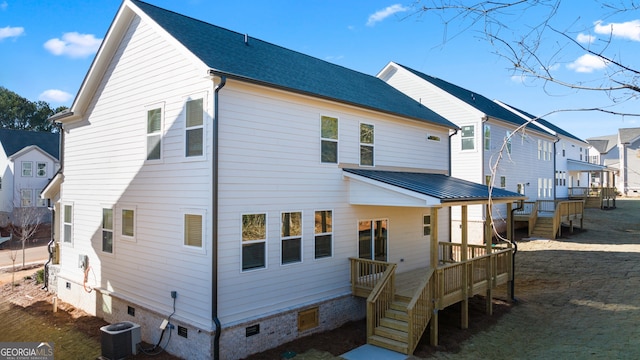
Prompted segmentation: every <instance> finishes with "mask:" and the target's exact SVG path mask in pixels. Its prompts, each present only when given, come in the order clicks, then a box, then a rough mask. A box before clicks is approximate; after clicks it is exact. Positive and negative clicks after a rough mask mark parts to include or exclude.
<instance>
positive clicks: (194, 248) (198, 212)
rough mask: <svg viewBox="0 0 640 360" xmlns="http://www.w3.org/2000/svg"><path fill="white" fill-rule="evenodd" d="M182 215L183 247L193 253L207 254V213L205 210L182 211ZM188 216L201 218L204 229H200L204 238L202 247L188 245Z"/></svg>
mask: <svg viewBox="0 0 640 360" xmlns="http://www.w3.org/2000/svg"><path fill="white" fill-rule="evenodd" d="M181 213H182V246H183V247H184V248H185V249H187V250H192V251H196V252H199V253H203V254H204V253H206V242H205V241H206V239H207V235H206V234H207V233H206V230H207V223H206V220H207V211H206V210H205V209H182V211H181ZM187 215H196V216H200V218H201V219H202V222H201V226H202V228H201V229H200V234H201V236H202V238H201V244H200V246H195V245H189V244H187V239H186V231H187Z"/></svg>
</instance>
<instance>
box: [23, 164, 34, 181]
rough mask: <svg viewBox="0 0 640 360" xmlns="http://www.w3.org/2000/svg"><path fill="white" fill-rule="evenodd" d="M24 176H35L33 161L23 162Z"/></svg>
mask: <svg viewBox="0 0 640 360" xmlns="http://www.w3.org/2000/svg"><path fill="white" fill-rule="evenodd" d="M22 176H24V177H29V176H33V163H32V162H31V161H23V162H22Z"/></svg>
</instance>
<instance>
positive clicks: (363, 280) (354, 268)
mask: <svg viewBox="0 0 640 360" xmlns="http://www.w3.org/2000/svg"><path fill="white" fill-rule="evenodd" d="M349 260H350V261H351V292H352V293H353V294H354V295H356V296H363V297H366V296H368V294H369V292H370V291H371V290H373V288H374V287H375V286H376V284H377V283H378V282H379V281H380V279H381V278H382V276H383V275H384V273H385V271H386V270H387V268H388V267H389V266H391V265H394V264H391V263H388V262H384V261H378V260H367V259H359V258H349ZM394 266H395V265H394Z"/></svg>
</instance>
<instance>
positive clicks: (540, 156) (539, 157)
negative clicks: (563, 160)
mask: <svg viewBox="0 0 640 360" xmlns="http://www.w3.org/2000/svg"><path fill="white" fill-rule="evenodd" d="M538 160H542V140H540V139H538Z"/></svg>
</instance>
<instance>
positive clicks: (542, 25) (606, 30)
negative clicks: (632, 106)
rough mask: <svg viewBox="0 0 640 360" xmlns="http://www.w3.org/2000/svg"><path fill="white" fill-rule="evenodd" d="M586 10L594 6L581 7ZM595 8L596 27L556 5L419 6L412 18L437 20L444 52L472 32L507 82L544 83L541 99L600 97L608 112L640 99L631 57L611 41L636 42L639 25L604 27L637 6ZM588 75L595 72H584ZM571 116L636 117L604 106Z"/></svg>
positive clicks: (487, 0) (452, 0) (545, 0)
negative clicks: (579, 94)
mask: <svg viewBox="0 0 640 360" xmlns="http://www.w3.org/2000/svg"><path fill="white" fill-rule="evenodd" d="M590 4H594V3H593V2H589V3H588V4H587V2H585V3H581V5H580V6H583V5H584V6H587V5H590ZM595 5H598V6H599V9H601V11H602V13H601V14H600V15H601V18H600V19H583V18H581V17H580V12H579V11H575V7H576V3H575V2H569V1H564V2H563V1H561V0H511V1H491V0H482V1H475V2H470V1H465V0H417V1H416V2H415V3H414V7H413V9H414V13H413V16H420V17H430V18H433V17H436V18H437V19H438V21H440V22H441V23H442V24H443V26H444V38H443V44H444V43H446V42H448V41H450V40H451V39H453V38H455V37H456V36H458V35H460V34H462V33H463V32H467V31H476V33H477V34H478V36H479V37H481V38H483V39H485V40H486V41H488V42H489V43H490V44H491V45H492V47H493V49H494V50H493V51H494V53H495V54H496V55H497V56H499V57H500V58H502V59H504V60H506V62H507V63H508V64H509V65H508V67H509V70H510V71H512V73H513V75H516V76H520V77H521V79H522V81H523V82H525V83H528V84H534V83H535V82H542V86H543V88H544V90H545V91H546V92H547V93H552V94H555V93H556V92H558V91H562V89H564V90H565V91H566V90H570V91H576V90H584V91H600V92H604V93H606V94H607V95H608V96H609V98H610V99H611V101H612V102H611V106H615V105H616V104H620V103H623V102H627V101H629V100H635V99H637V97H638V96H639V95H640V84H639V80H640V70H639V69H638V68H636V67H635V66H636V65H637V64H636V63H634V61H635V60H636V56H635V54H632V53H628V52H629V51H635V49H634V48H632V49H629V46H626V47H625V46H621V45H619V42H617V41H614V40H617V39H623V40H624V39H627V40H628V39H631V40H635V41H637V40H640V29H638V27H640V23H637V21H627V22H623V23H614V22H610V23H606V20H607V19H610V18H613V17H614V16H616V15H620V14H625V15H627V14H635V12H636V11H637V10H639V9H640V4H638V3H636V2H634V1H633V0H596V1H595ZM568 9H570V10H571V13H572V14H575V15H573V16H574V17H573V18H572V19H571V20H569V21H568V22H567V19H568V18H567V17H566V16H564V17H562V18H561V17H560V16H558V14H559V13H560V12H563V13H566V12H567V10H568ZM587 20H588V21H589V23H588V24H589V25H586V23H585V21H587ZM634 28H635V29H634ZM452 30H453V31H452ZM634 36H638V38H634ZM625 52H627V53H625ZM581 64H582V65H583V66H584V67H582V68H581V67H580V66H581ZM562 66H565V67H568V68H569V69H573V70H574V71H577V72H580V73H581V75H583V76H581V77H580V78H579V79H578V80H576V78H573V77H570V76H567V73H566V72H561V71H557V70H558V69H559V68H560V67H562ZM594 68H597V69H598V70H599V71H593V72H589V69H594ZM556 85H557V86H556ZM569 110H571V109H564V111H569ZM575 110H580V111H584V110H589V111H601V112H605V113H609V114H615V115H627V116H629V115H630V116H640V114H637V113H629V112H618V111H616V110H615V109H613V108H611V107H610V106H603V107H591V106H589V107H586V108H584V109H575Z"/></svg>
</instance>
